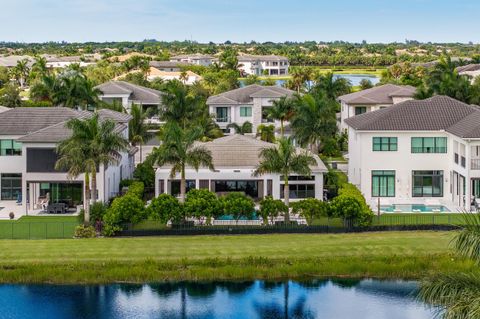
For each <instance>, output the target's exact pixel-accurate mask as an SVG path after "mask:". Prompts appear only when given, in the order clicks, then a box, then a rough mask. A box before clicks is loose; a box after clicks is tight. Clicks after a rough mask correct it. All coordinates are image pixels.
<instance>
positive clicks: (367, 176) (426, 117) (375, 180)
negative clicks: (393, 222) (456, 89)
mask: <svg viewBox="0 0 480 319" xmlns="http://www.w3.org/2000/svg"><path fill="white" fill-rule="evenodd" d="M345 122H346V124H347V125H348V126H349V130H348V132H349V163H348V178H349V181H350V182H351V183H353V184H355V185H357V187H359V189H360V190H361V191H362V193H363V194H364V196H365V198H366V199H367V201H368V202H369V203H371V204H372V205H373V206H376V203H377V201H378V199H379V198H380V203H381V204H380V205H381V206H382V205H392V204H397V205H398V204H407V205H412V204H423V205H436V206H437V208H436V210H441V209H442V208H448V209H449V210H458V209H469V208H470V204H471V203H472V201H473V199H475V200H476V201H478V200H479V199H480V109H479V108H478V107H477V106H472V105H468V104H464V103H462V102H459V101H457V100H455V99H452V98H450V97H446V96H435V97H432V98H430V99H426V100H411V101H406V102H402V103H399V104H396V105H393V106H391V107H389V108H386V109H381V110H377V111H373V112H369V113H365V114H362V115H358V116H354V117H351V118H349V119H347V120H345ZM442 206H443V207H442ZM407 209H409V210H410V211H412V210H414V211H417V210H422V209H424V207H423V206H419V207H417V208H413V209H412V208H411V207H410V208H407ZM394 210H395V209H394Z"/></svg>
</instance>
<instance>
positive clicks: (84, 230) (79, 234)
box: [74, 225, 97, 238]
mask: <svg viewBox="0 0 480 319" xmlns="http://www.w3.org/2000/svg"><path fill="white" fill-rule="evenodd" d="M74 236H75V238H95V237H97V232H96V231H95V228H94V227H93V226H85V225H79V226H77V227H75V233H74Z"/></svg>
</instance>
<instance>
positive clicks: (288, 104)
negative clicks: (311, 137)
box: [266, 96, 295, 137]
mask: <svg viewBox="0 0 480 319" xmlns="http://www.w3.org/2000/svg"><path fill="white" fill-rule="evenodd" d="M294 107H295V104H294V100H293V99H291V98H289V97H286V96H282V97H281V98H280V99H278V100H273V102H272V106H271V107H269V108H266V112H267V118H269V119H271V120H278V121H280V136H281V137H283V135H284V123H285V121H288V120H289V119H290V118H291V117H292V116H293V110H294Z"/></svg>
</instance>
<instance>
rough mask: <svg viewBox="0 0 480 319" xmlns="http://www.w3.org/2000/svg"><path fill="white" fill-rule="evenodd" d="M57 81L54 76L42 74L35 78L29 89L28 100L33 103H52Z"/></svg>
mask: <svg viewBox="0 0 480 319" xmlns="http://www.w3.org/2000/svg"><path fill="white" fill-rule="evenodd" d="M56 85H57V80H56V77H55V75H54V74H44V75H42V76H41V77H40V78H37V80H35V82H34V83H33V85H32V86H31V88H30V98H31V99H32V100H34V101H47V102H52V103H53V99H54V98H53V96H54V94H55V91H56V90H57V87H56Z"/></svg>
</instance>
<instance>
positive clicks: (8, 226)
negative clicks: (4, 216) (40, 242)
mask: <svg viewBox="0 0 480 319" xmlns="http://www.w3.org/2000/svg"><path fill="white" fill-rule="evenodd" d="M77 226H78V223H74V222H7V221H5V222H0V239H56V238H57V239H59V238H73V235H74V232H75V227H77Z"/></svg>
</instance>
